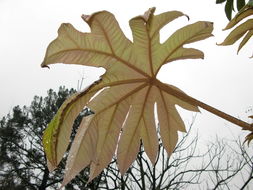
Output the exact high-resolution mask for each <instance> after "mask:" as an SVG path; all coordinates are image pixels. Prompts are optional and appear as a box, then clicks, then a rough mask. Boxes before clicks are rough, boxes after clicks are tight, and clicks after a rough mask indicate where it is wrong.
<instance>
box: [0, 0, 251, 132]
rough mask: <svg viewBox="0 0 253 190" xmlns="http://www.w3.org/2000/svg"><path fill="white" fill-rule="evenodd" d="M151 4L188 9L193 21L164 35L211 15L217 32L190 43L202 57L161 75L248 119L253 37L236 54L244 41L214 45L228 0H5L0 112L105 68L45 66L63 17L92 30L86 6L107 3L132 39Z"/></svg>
mask: <svg viewBox="0 0 253 190" xmlns="http://www.w3.org/2000/svg"><path fill="white" fill-rule="evenodd" d="M153 6H155V7H156V8H157V9H156V14H158V13H161V12H165V11H169V10H179V11H182V12H184V13H185V14H187V15H189V17H190V21H187V19H186V18H180V19H178V21H176V22H175V23H174V24H171V25H169V26H168V27H166V28H165V29H164V30H162V32H161V40H164V39H166V37H168V36H169V35H170V34H171V33H172V31H174V30H175V29H176V28H179V27H181V26H184V25H186V24H189V23H193V22H196V21H199V20H206V21H212V22H214V28H215V29H214V35H215V36H214V37H212V38H209V39H207V40H205V41H202V42H198V43H196V44H193V45H190V47H197V48H199V49H201V50H202V51H204V53H205V59H204V60H186V61H177V62H174V63H170V64H168V65H166V66H164V67H163V68H162V70H161V72H160V74H159V78H160V79H161V80H162V81H163V82H167V83H169V84H173V85H175V86H177V87H179V88H181V89H182V90H183V91H185V92H186V93H187V94H189V95H191V96H193V97H195V98H197V99H199V100H201V101H204V102H206V103H207V104H209V105H212V106H214V107H216V108H218V109H221V110H222V111H225V112H227V113H229V114H231V115H233V116H236V117H240V118H243V119H244V120H245V121H249V120H248V119H247V118H246V116H247V115H249V114H251V113H252V112H249V113H245V111H246V110H247V109H248V108H249V107H250V106H252V105H253V104H252V97H253V90H252V87H253V80H252V78H253V75H252V71H253V61H252V59H249V58H248V57H249V56H251V55H252V52H253V51H252V48H251V47H252V45H253V43H252V42H250V43H249V44H248V45H247V46H246V47H245V48H243V49H242V52H241V53H240V54H239V55H237V54H236V51H237V47H238V43H237V45H234V46H227V47H220V46H217V45H216V43H219V42H222V40H223V39H224V37H225V36H226V35H227V34H228V32H223V31H222V28H224V27H225V25H226V23H227V19H226V17H225V14H224V5H216V4H215V0H213V1H211V0H174V1H172V0H125V1H123V0H121V1H119V0H106V1H102V0H90V1H88V0H0V29H1V30H0V34H1V35H0V64H1V69H0V88H1V99H0V117H1V116H4V115H6V114H7V113H8V112H10V111H11V109H12V108H13V106H15V105H21V106H22V105H29V104H30V102H31V100H32V98H33V96H34V95H43V96H45V95H46V92H47V90H48V89H49V88H53V89H55V90H57V89H58V87H59V86H60V85H65V86H67V87H73V88H76V87H77V83H78V80H80V79H81V78H82V77H84V79H85V85H87V84H88V83H90V82H91V81H92V80H94V79H96V78H97V77H98V76H99V74H101V72H102V70H97V69H93V68H88V67H81V66H73V65H71V66H69V65H62V64H58V65H54V66H51V68H50V69H42V68H40V64H41V62H42V61H43V58H44V54H45V51H46V48H47V45H48V44H49V43H50V42H51V41H52V40H53V39H54V38H56V36H57V29H58V27H59V26H60V24H61V23H72V24H73V25H74V26H75V27H76V28H77V29H78V30H81V31H86V32H87V31H89V28H88V27H87V25H86V24H85V23H84V22H83V20H82V19H81V18H80V16H81V14H91V13H93V12H96V11H100V10H108V11H110V12H112V13H113V14H115V16H116V18H117V19H118V21H119V24H120V26H121V27H122V29H123V31H124V32H125V33H126V35H127V36H128V37H129V38H130V39H131V32H130V29H129V26H128V20H129V19H131V18H132V17H134V16H137V15H140V14H143V13H144V12H145V11H146V10H147V9H148V8H150V7H153ZM171 29H172V30H171ZM251 51H252V52H251ZM186 115H187V114H186ZM186 117H188V116H186ZM196 125H198V126H200V129H201V130H203V131H204V132H206V133H207V132H208V135H209V134H215V133H219V132H220V131H224V130H228V129H232V130H233V133H238V134H239V133H240V130H239V128H238V129H237V127H235V126H232V124H230V123H228V122H226V121H224V120H222V119H220V118H218V117H216V116H213V115H212V114H209V113H208V112H206V111H202V114H199V116H198V119H197V121H196ZM229 126H232V127H229Z"/></svg>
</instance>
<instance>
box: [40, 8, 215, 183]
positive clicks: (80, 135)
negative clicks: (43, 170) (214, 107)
mask: <svg viewBox="0 0 253 190" xmlns="http://www.w3.org/2000/svg"><path fill="white" fill-rule="evenodd" d="M154 11H155V9H154V8H152V9H149V10H148V11H147V12H146V13H145V14H144V15H143V16H138V17H135V18H133V19H131V20H130V27H131V29H132V33H133V42H131V41H130V40H128V39H127V38H126V37H125V35H124V34H123V32H122V31H121V29H120V27H119V25H118V23H117V21H116V19H115V17H114V16H113V15H112V14H111V13H109V12H106V11H102V12H98V13H95V14H93V15H91V16H83V17H82V18H83V19H84V21H85V22H86V23H88V25H89V26H90V28H91V32H90V33H82V32H79V31H77V30H75V29H74V28H73V26H72V25H71V24H63V25H62V26H61V27H60V29H59V31H58V37H57V39H56V40H54V41H53V42H51V44H50V45H49V47H48V49H47V53H46V56H45V59H44V62H43V63H42V67H47V66H48V65H50V64H54V63H65V64H79V65H86V66H87V65H88V66H95V67H103V68H105V69H106V73H105V74H104V75H102V76H101V80H100V81H99V82H96V83H95V84H93V85H91V86H90V87H89V88H88V89H86V90H85V91H83V92H81V93H78V94H76V95H74V96H73V97H72V98H71V99H69V100H67V101H66V102H65V103H64V104H63V106H62V107H61V108H60V110H59V111H58V113H57V115H56V116H55V118H54V119H53V120H52V122H51V123H50V124H49V126H48V129H47V130H46V131H45V135H44V139H43V141H44V148H45V151H46V155H47V159H48V161H49V163H50V164H51V165H52V166H53V167H56V166H57V164H58V163H59V162H60V160H61V158H62V156H63V154H64V151H66V148H67V146H68V144H69V136H70V129H71V127H72V124H73V121H74V119H75V118H76V116H77V115H78V113H79V112H80V111H81V110H82V109H83V108H84V107H89V108H90V109H91V110H93V111H94V112H95V114H94V115H92V116H89V117H85V118H84V119H83V121H82V123H81V125H80V127H79V129H78V132H77V135H76V137H75V139H74V141H73V143H72V146H71V149H70V152H69V156H68V160H67V166H66V167H67V169H66V174H65V178H64V182H63V185H65V184H67V183H68V182H69V181H70V180H71V179H72V178H73V177H74V176H75V175H77V174H78V172H80V171H81V170H82V169H83V168H84V167H86V166H88V165H89V166H90V180H91V179H93V178H94V177H96V176H97V175H99V173H100V172H101V171H102V170H103V169H104V168H105V167H106V166H107V165H108V164H109V163H110V161H111V160H112V157H113V156H114V155H115V152H116V151H117V162H118V166H119V169H120V171H121V173H122V174H124V173H125V172H126V171H127V169H128V168H129V166H130V165H131V163H132V162H133V161H134V159H135V158H136V155H137V152H138V150H139V147H140V144H141V143H140V141H142V143H143V145H144V150H145V152H146V153H147V155H148V157H149V158H150V160H151V161H152V162H153V163H154V162H155V160H156V157H157V151H158V135H157V127H158V126H156V122H155V111H154V106H155V104H157V112H158V120H159V124H160V130H159V131H160V136H161V139H162V141H163V144H164V146H165V148H166V150H167V152H168V153H169V154H170V153H172V151H173V149H174V147H175V145H176V143H177V132H178V131H185V127H184V123H183V121H182V119H181V117H180V115H179V114H178V112H177V110H176V107H175V105H179V106H181V107H183V108H185V109H188V110H191V111H199V110H198V107H197V104H196V100H195V99H193V98H191V97H189V96H187V95H186V94H185V93H184V92H182V91H181V90H179V89H178V88H176V87H174V86H172V85H168V84H164V83H162V82H160V81H159V80H158V79H157V78H156V76H157V74H158V72H159V70H160V68H161V67H162V65H164V64H166V63H168V62H171V61H174V60H180V59H189V58H190V59H197V58H203V53H202V52H201V51H200V50H197V49H193V48H185V47H183V46H184V45H185V44H189V43H192V42H196V41H199V40H203V39H205V38H208V37H210V36H212V34H211V32H212V30H213V24H212V23H211V22H204V21H202V22H196V23H193V24H190V25H187V26H185V27H183V28H181V29H179V30H178V31H176V32H174V33H173V34H172V35H171V36H170V37H169V38H168V39H167V40H166V41H165V42H164V43H160V40H159V31H160V29H161V28H162V27H163V26H165V25H166V24H168V23H169V22H171V21H172V20H174V19H176V18H178V17H180V16H184V14H183V13H181V12H178V11H171V12H165V13H162V14H160V15H154Z"/></svg>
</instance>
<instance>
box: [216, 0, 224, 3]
mask: <svg viewBox="0 0 253 190" xmlns="http://www.w3.org/2000/svg"><path fill="white" fill-rule="evenodd" d="M225 1H226V0H216V4H220V3H223V2H225Z"/></svg>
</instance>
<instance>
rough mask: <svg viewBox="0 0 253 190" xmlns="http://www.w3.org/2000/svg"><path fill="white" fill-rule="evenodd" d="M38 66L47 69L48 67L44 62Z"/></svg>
mask: <svg viewBox="0 0 253 190" xmlns="http://www.w3.org/2000/svg"><path fill="white" fill-rule="evenodd" d="M40 66H41V68H48V69H50V67H49V66H48V65H46V64H45V63H44V62H43V63H42V64H41V65H40Z"/></svg>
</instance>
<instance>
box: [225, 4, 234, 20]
mask: <svg viewBox="0 0 253 190" xmlns="http://www.w3.org/2000/svg"><path fill="white" fill-rule="evenodd" d="M233 3H234V0H227V2H226V5H225V13H226V16H227V18H228V20H231V17H232V10H233V9H234V6H233Z"/></svg>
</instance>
